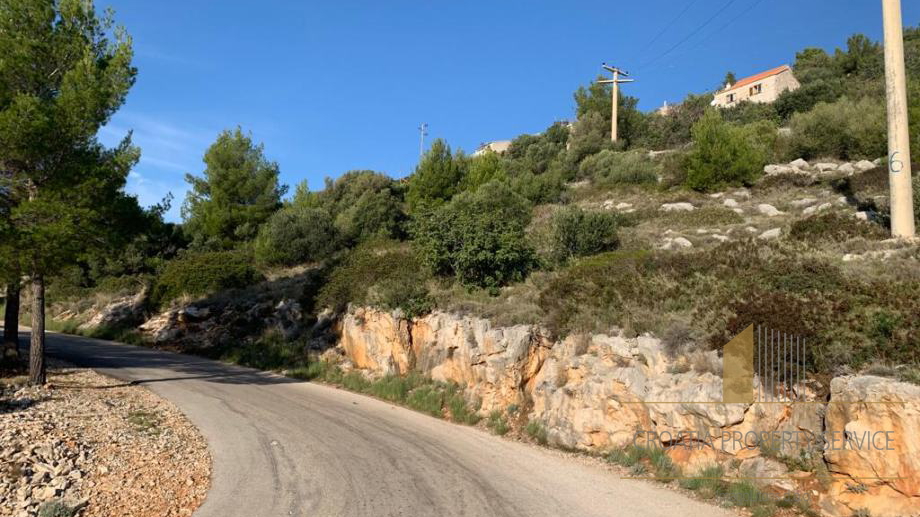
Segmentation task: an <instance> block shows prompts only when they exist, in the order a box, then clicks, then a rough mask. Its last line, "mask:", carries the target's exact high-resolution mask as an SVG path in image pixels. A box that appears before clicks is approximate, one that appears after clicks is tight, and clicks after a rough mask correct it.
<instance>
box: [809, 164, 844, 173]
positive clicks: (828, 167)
mask: <svg viewBox="0 0 920 517" xmlns="http://www.w3.org/2000/svg"><path fill="white" fill-rule="evenodd" d="M838 167H840V166H839V165H837V164H836V163H830V162H821V163H816V164H815V168H816V169H818V171H819V172H821V173H827V172H834V171H836V170H837V168H838Z"/></svg>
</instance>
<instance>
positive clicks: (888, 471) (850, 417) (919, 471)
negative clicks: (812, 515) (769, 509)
mask: <svg viewBox="0 0 920 517" xmlns="http://www.w3.org/2000/svg"><path fill="white" fill-rule="evenodd" d="M918 401H920V386H916V385H912V384H907V383H903V382H896V381H893V380H891V379H885V378H882V377H874V376H854V377H838V378H836V379H833V380H832V381H831V399H830V404H828V408H827V417H826V420H825V422H826V427H827V431H826V435H827V436H826V440H827V441H828V443H831V440H832V439H833V438H835V437H836V438H837V439H838V440H839V439H841V438H840V436H842V435H841V434H840V433H843V432H846V433H848V434H849V435H850V436H851V437H852V438H853V440H855V441H854V442H850V444H848V447H847V448H846V449H844V447H843V446H842V444H841V443H838V444H837V445H836V446H831V447H828V448H827V449H826V450H825V453H824V458H825V460H826V462H827V465H828V469H829V470H830V471H831V472H832V473H834V474H836V475H839V476H843V477H849V478H852V479H853V481H852V482H851V483H844V482H838V483H835V484H834V486H833V487H832V489H831V494H830V497H831V498H832V499H833V500H834V503H833V506H834V507H835V510H836V511H837V512H838V513H845V512H846V511H847V510H848V511H850V512H853V511H854V510H856V509H859V508H866V509H868V510H869V511H870V512H871V515H873V516H882V517H886V516H896V515H913V514H916V513H917V512H918V510H920V441H918V440H917V437H918V436H920V405H918ZM886 432H887V433H886ZM831 433H837V434H831ZM867 433H868V434H867ZM867 437H868V438H872V440H871V443H867V442H865V439H866V438H867ZM860 441H862V443H863V445H861V446H860V445H853V444H855V443H859V442H860ZM889 449H890V450H889ZM871 478H889V479H871ZM860 483H861V484H862V485H864V489H862V490H853V489H852V488H848V485H849V486H855V485H858V484H860ZM843 507H846V508H843Z"/></svg>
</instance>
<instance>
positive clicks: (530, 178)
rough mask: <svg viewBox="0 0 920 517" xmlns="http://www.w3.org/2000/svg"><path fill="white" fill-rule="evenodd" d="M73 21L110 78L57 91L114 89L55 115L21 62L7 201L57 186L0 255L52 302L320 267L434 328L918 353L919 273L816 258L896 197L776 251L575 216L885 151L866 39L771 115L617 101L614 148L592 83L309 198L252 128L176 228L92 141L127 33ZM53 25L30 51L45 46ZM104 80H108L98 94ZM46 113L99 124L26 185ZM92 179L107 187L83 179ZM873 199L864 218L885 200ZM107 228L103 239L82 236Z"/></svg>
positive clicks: (696, 220)
mask: <svg viewBox="0 0 920 517" xmlns="http://www.w3.org/2000/svg"><path fill="white" fill-rule="evenodd" d="M60 4H61V9H62V11H63V12H62V13H61V14H64V15H66V14H67V13H68V12H69V11H66V10H67V9H70V10H73V13H77V14H79V13H83V14H85V13H84V12H83V11H82V9H85V3H84V2H76V1H72V2H65V1H62V2H60ZM48 14H49V13H44V12H42V13H39V14H35V13H32V14H31V15H30V16H35V17H36V19H38V18H41V16H45V15H48ZM51 14H53V13H51ZM77 14H74V17H75V21H74V22H73V23H75V24H77V25H78V26H80V27H83V28H84V29H85V30H84V31H83V32H81V33H80V35H79V37H78V38H77V39H78V40H80V43H81V44H87V45H89V47H88V48H91V49H92V50H93V51H94V52H98V53H99V55H98V56H97V58H98V59H97V61H98V63H99V64H98V65H96V66H97V67H98V69H96V68H93V69H92V70H89V71H85V70H83V69H82V68H81V67H82V66H84V65H81V64H79V63H76V62H74V63H70V64H69V65H68V66H69V67H70V68H69V70H71V71H72V72H73V75H68V74H67V73H65V74H58V75H57V77H58V79H56V81H62V80H63V79H60V78H62V77H69V78H70V79H67V80H73V81H77V80H80V79H81V78H82V77H83V75H81V74H83V72H86V73H88V74H89V75H90V76H92V78H93V80H92V81H89V82H90V84H89V85H87V86H86V88H87V89H88V90H87V91H92V92H97V93H98V96H99V99H96V100H93V102H94V104H92V106H83V105H82V104H79V102H84V101H85V99H82V98H81V99H70V98H68V97H67V95H66V92H68V91H69V90H68V89H67V88H62V89H61V90H60V91H61V92H62V93H60V94H59V95H58V96H57V97H53V98H51V99H50V100H49V99H46V98H44V97H35V96H30V95H28V94H27V93H23V91H20V90H17V89H16V88H15V87H14V86H13V85H14V83H15V81H13V80H12V79H11V78H12V77H14V75H13V74H25V76H26V77H27V78H31V79H29V80H34V81H35V82H36V84H35V85H34V89H39V90H40V89H42V88H60V87H61V85H60V84H54V85H50V86H49V85H46V84H44V81H45V79H43V78H42V77H39V76H40V75H41V74H38V73H36V74H33V73H32V72H30V71H28V70H29V67H28V66H25V65H24V64H22V63H19V65H21V66H19V65H16V63H15V62H11V61H6V60H4V61H2V63H3V65H2V67H0V135H2V136H3V138H0V145H2V146H3V147H2V148H0V156H2V157H3V158H2V162H0V170H2V171H3V174H4V176H3V181H4V184H3V185H0V186H2V187H6V185H17V183H16V182H17V181H20V182H28V181H33V182H34V183H35V185H36V187H37V189H38V190H37V192H38V195H37V196H34V197H33V196H30V195H28V192H27V191H25V190H21V189H20V190H16V189H8V188H0V192H3V195H4V199H3V211H2V213H0V215H2V226H0V231H2V232H3V241H2V242H3V245H2V248H0V260H2V261H3V263H4V265H5V266H6V267H4V271H5V272H7V273H8V274H7V278H5V279H4V281H6V282H7V283H8V284H9V287H8V288H7V293H9V294H13V293H15V292H16V291H17V289H18V286H19V282H20V279H21V277H22V276H23V275H28V276H30V277H31V278H33V279H35V278H41V277H42V276H43V275H47V276H48V277H49V278H50V281H51V291H50V293H49V296H50V298H51V300H52V301H55V300H62V299H64V298H68V297H74V296H75V295H80V296H83V295H85V294H86V293H87V292H91V291H93V290H96V291H98V290H105V289H107V288H108V287H107V286H112V285H116V284H117V285H120V286H124V285H147V286H149V287H150V289H149V300H148V305H149V308H150V309H158V308H163V307H166V306H168V305H169V304H170V303H172V302H173V301H175V300H177V299H179V298H182V297H184V296H187V297H199V296H205V295H208V294H211V293H214V292H217V291H220V290H224V289H229V288H241V287H245V286H247V285H250V284H253V283H256V282H258V281H260V280H261V279H262V278H265V277H271V274H273V273H274V272H275V271H276V270H277V269H278V268H289V267H311V268H315V271H316V275H318V276H319V277H320V278H321V281H320V282H313V283H311V284H310V287H309V288H304V289H303V291H302V292H301V294H300V296H301V297H302V298H303V301H304V302H305V303H304V306H306V307H311V308H313V307H315V308H316V309H317V310H319V309H322V308H326V307H328V308H332V309H333V310H336V311H342V310H344V309H345V308H346V307H347V306H348V304H365V305H374V306H378V307H382V308H385V309H401V310H403V311H405V312H406V313H408V314H410V315H417V314H424V313H425V312H427V311H430V310H432V309H435V308H445V309H450V308H457V307H462V308H469V307H479V308H482V307H488V306H501V305H502V304H506V306H515V310H524V309H527V310H530V312H529V313H528V314H527V316H528V317H529V318H530V320H531V321H530V323H542V324H545V325H546V326H548V327H549V328H551V329H552V330H554V331H555V332H557V333H558V334H560V335H561V334H566V333H570V332H582V331H608V330H610V329H611V328H612V327H619V328H623V329H626V332H631V333H640V332H645V331H651V332H655V333H657V334H659V335H664V334H667V333H670V334H673V335H677V334H686V335H689V336H691V337H692V338H693V339H694V340H696V341H698V342H700V343H704V344H706V345H707V346H714V347H718V346H720V345H721V343H724V341H725V339H726V338H727V337H729V336H730V335H732V333H733V332H736V331H738V330H740V328H743V327H744V326H746V324H747V323H749V322H752V321H757V322H770V323H771V324H773V325H776V326H779V327H782V328H783V329H785V330H787V331H791V332H796V333H799V334H801V335H805V336H809V337H813V338H817V339H820V340H822V341H823V342H825V343H827V344H828V346H826V347H822V349H821V350H820V351H819V352H815V355H814V357H812V358H810V359H811V362H812V365H813V366H815V367H818V368H822V369H826V368H832V367H836V366H839V365H842V364H851V365H859V364H863V363H866V362H868V361H870V360H873V359H878V358H883V359H885V360H888V361H891V362H907V363H916V362H918V358H917V356H916V351H915V348H914V349H912V348H911V346H910V340H911V339H913V338H912V337H911V336H916V335H917V332H918V331H920V328H918V327H917V325H918V323H917V320H916V318H914V317H912V315H915V314H917V313H918V312H920V306H918V305H917V304H918V303H920V302H918V300H920V283H918V282H920V278H917V275H908V277H907V278H906V279H904V278H901V279H900V281H899V282H896V283H893V284H896V285H897V286H898V287H897V288H896V289H894V288H891V287H890V285H889V286H888V287H886V285H887V284H886V282H887V281H888V279H889V278H891V277H893V276H894V275H893V273H891V275H889V272H886V271H878V272H876V273H875V274H874V276H872V275H869V276H850V275H848V274H847V273H845V272H844V270H843V269H842V268H841V267H840V265H839V264H838V263H836V262H835V261H833V260H831V259H829V258H828V256H827V254H826V253H825V252H824V251H821V250H816V249H815V248H814V246H815V245H816V243H820V242H824V243H831V244H833V243H840V242H849V241H852V240H858V241H860V242H863V241H869V242H872V241H877V240H880V239H881V238H882V237H883V236H884V235H885V234H886V230H885V228H884V227H883V225H884V222H885V218H884V212H885V207H884V206H876V205H873V207H874V209H877V211H878V212H879V214H880V216H879V218H878V220H877V221H876V222H857V221H853V220H851V219H845V220H844V219H839V218H836V219H835V218H834V216H832V215H828V216H823V215H822V216H820V217H813V218H809V219H805V220H802V221H799V222H797V223H795V224H794V225H793V226H792V228H790V231H789V232H788V233H789V235H788V238H787V239H783V240H781V241H779V242H774V243H769V244H767V243H762V242H755V241H751V240H746V241H743V242H735V243H730V244H724V245H722V246H719V247H716V248H714V249H704V250H700V251H687V252H664V251H659V250H654V249H653V246H652V245H650V243H649V242H648V241H647V240H646V241H641V240H635V239H633V240H631V241H625V240H624V239H623V237H622V234H623V230H624V228H628V227H630V226H631V225H636V224H639V223H641V222H642V221H647V220H649V219H651V218H652V217H653V216H654V217H658V218H659V219H658V220H659V221H662V222H663V223H667V224H668V225H669V227H673V228H680V227H684V226H688V225H691V224H699V225H706V224H708V225H719V224H737V223H739V222H741V221H743V219H741V218H740V217H739V216H738V215H737V214H736V213H735V212H733V211H731V210H729V209H727V208H722V207H718V208H714V207H710V208H706V209H701V210H698V211H696V212H693V213H692V214H650V213H648V212H647V211H646V212H643V211H636V212H634V213H630V214H629V215H622V214H621V215H611V212H603V213H601V212H598V211H596V210H589V209H585V208H584V207H583V206H578V205H579V201H581V199H580V198H579V196H584V195H585V194H583V192H586V191H590V192H595V193H596V192H607V193H624V192H640V193H645V195H646V197H652V196H657V197H660V198H661V199H665V200H671V201H680V200H681V199H682V198H683V197H684V196H687V195H690V194H694V195H696V193H697V192H713V191H720V190H724V189H726V188H735V187H741V186H748V187H750V186H754V188H763V189H768V188H771V187H770V186H769V185H770V183H769V182H762V180H761V174H762V170H763V167H764V165H765V164H767V163H778V162H786V161H790V160H792V159H794V158H801V157H804V158H807V159H812V158H823V159H832V160H833V159H840V160H843V159H862V158H868V159H875V158H878V157H880V156H882V155H884V154H885V145H886V144H885V136H884V135H885V122H884V121H885V112H884V104H883V103H884V91H883V90H884V89H883V79H884V78H883V67H882V61H883V57H882V50H881V47H880V45H879V44H878V43H876V42H873V41H871V40H869V39H868V38H866V37H864V36H861V35H857V36H853V37H852V38H850V39H849V40H848V42H847V47H846V49H838V50H836V51H835V52H833V53H827V52H825V51H824V50H821V49H813V48H811V49H805V50H803V51H802V52H799V53H798V54H797V55H796V59H795V65H794V70H795V74H796V76H797V77H798V79H799V80H800V81H801V83H802V87H801V88H800V89H798V90H796V91H792V92H786V93H784V94H782V95H781V96H780V98H779V100H778V101H777V102H775V103H774V104H769V105H762V104H750V103H745V104H742V105H740V106H737V107H734V108H731V109H726V110H716V109H714V108H711V107H710V105H709V104H710V101H711V100H712V94H711V93H703V94H691V95H688V96H687V98H686V99H685V100H684V101H683V102H682V103H680V104H679V105H677V106H675V107H674V109H673V111H672V113H670V114H667V115H662V114H658V113H643V112H641V111H639V110H638V109H637V103H638V100H637V99H635V98H632V97H628V96H623V95H621V96H620V98H619V99H618V102H619V121H618V122H619V128H620V131H621V139H620V141H618V142H616V143H612V142H611V141H610V116H611V115H610V113H611V109H610V108H611V105H610V103H611V94H610V90H609V87H608V86H607V85H605V84H602V83H600V82H598V81H593V82H591V83H590V84H589V85H587V86H585V87H582V88H579V89H578V91H577V92H575V95H574V97H575V103H576V116H577V118H576V120H575V121H574V122H573V123H571V124H569V123H561V122H557V123H554V124H552V125H551V126H549V127H548V128H547V129H546V130H545V131H543V132H542V133H540V134H536V135H522V136H520V137H518V138H516V139H514V141H513V142H512V144H511V146H510V149H509V150H508V151H507V152H505V153H502V154H496V153H493V152H485V153H482V154H476V155H472V156H471V155H467V154H465V153H464V152H462V151H460V150H454V149H451V147H450V146H449V145H448V144H447V143H446V142H444V141H442V140H436V141H435V142H434V143H433V144H432V145H431V147H430V148H429V149H428V151H427V152H426V153H425V155H424V156H423V157H422V158H421V160H420V161H419V163H418V165H417V167H416V168H415V171H414V172H413V173H412V174H410V175H409V176H408V177H407V178H405V179H403V180H395V179H392V178H390V177H388V176H386V175H383V174H380V173H377V172H373V171H351V172H347V173H345V174H343V175H341V176H340V177H339V178H337V179H335V180H331V179H327V181H326V183H325V185H324V187H323V188H322V189H321V190H315V191H311V190H310V189H309V188H308V186H307V185H306V183H303V184H301V185H298V186H297V188H296V191H295V193H294V195H293V196H292V197H291V198H289V199H285V194H286V193H287V186H285V185H282V184H280V183H279V173H280V165H279V164H277V163H276V162H273V161H271V160H270V159H268V158H267V156H266V150H265V148H264V146H263V145H262V144H260V143H257V142H255V141H254V140H253V138H252V136H251V135H249V134H248V133H246V132H245V131H244V130H243V129H241V128H234V129H231V130H227V131H224V132H222V133H221V134H219V135H218V136H217V138H216V141H215V142H214V143H213V144H212V145H211V146H210V147H209V148H208V149H207V150H206V152H205V154H204V162H205V169H204V171H203V172H202V174H201V175H199V176H195V175H191V174H190V175H188V176H187V181H188V182H189V184H190V187H191V189H190V191H189V194H188V197H187V199H186V200H185V201H184V204H183V207H182V216H183V223H182V224H178V225H177V224H171V223H167V222H165V221H164V220H163V214H164V213H165V211H166V210H167V209H168V206H169V203H170V201H171V199H166V200H164V203H163V204H161V205H159V206H155V207H152V208H150V209H147V210H144V209H141V208H140V207H139V206H138V205H137V201H136V200H135V199H134V198H132V197H130V196H126V195H125V194H124V193H123V192H122V191H121V187H122V186H123V184H124V178H125V175H126V174H127V172H128V170H130V168H131V166H132V165H133V164H134V163H135V162H136V160H137V150H136V149H134V148H133V147H132V146H131V144H130V141H128V140H126V141H125V142H124V143H123V144H122V145H121V146H119V147H118V148H116V149H113V150H106V149H103V148H101V147H100V146H99V145H98V143H97V142H96V141H95V132H96V131H97V130H98V128H99V127H100V126H101V125H102V124H103V123H104V122H105V121H106V120H107V119H108V117H109V116H110V115H111V113H112V112H113V111H114V110H115V109H117V108H118V106H119V105H120V103H121V101H122V100H123V97H124V95H125V93H126V92H127V89H128V87H130V85H131V83H132V82H133V77H134V69H133V68H131V66H130V59H131V51H130V41H129V40H122V39H119V40H117V44H115V45H103V44H102V43H101V41H103V40H104V37H105V34H106V32H105V31H106V30H108V29H109V28H110V25H105V24H103V23H102V22H98V21H95V18H93V19H92V20H91V21H87V19H86V17H85V16H77ZM77 18H79V19H77ZM45 22H48V21H47V20H45ZM0 23H7V21H6V20H5V19H4V20H3V21H0ZM16 23H24V22H22V21H21V20H20V21H17V22H16ZM47 25H48V26H51V24H50V22H48V23H47ZM42 30H43V31H44V30H45V29H42ZM10 33H11V31H9V30H7V31H3V30H0V34H2V35H3V36H2V37H0V54H3V55H8V53H7V52H6V51H7V50H9V49H10V48H11V46H15V45H19V44H21V42H20V41H19V40H18V39H17V38H11V37H10V36H9V34H10ZM42 34H44V32H42V31H38V32H37V35H35V36H34V38H33V39H35V42H38V43H35V42H32V43H35V44H41V45H44V44H45V43H41V42H42V41H44V39H42V37H41V36H42ZM67 34H68V35H69V34H70V32H68V33H67ZM30 41H31V40H30ZM30 44H31V43H30ZM905 44H906V51H907V66H908V74H909V77H910V107H911V110H912V113H913V114H914V115H915V116H914V117H912V119H911V120H912V124H913V127H912V129H916V130H917V131H913V132H912V134H914V135H920V29H915V28H908V29H906V30H905ZM9 55H13V54H12V53H9ZM16 55H19V54H16ZM10 63H12V64H10ZM103 64H104V66H103ZM51 75H54V74H51ZM84 75H85V74H84ZM97 83H98V84H101V85H104V86H105V87H103V86H98V87H96V89H93V88H94V86H93V85H94V84H97ZM69 103H77V105H74V106H71V105H70V104H69ZM29 110H40V111H41V110H45V111H42V113H46V114H47V116H48V117H51V119H49V120H54V119H53V117H67V116H75V115H73V113H76V112H79V113H87V112H91V113H93V114H94V116H93V118H92V120H90V121H88V122H85V123H83V124H82V125H81V124H76V125H75V126H73V127H74V134H73V135H65V136H66V138H65V139H64V140H63V142H64V145H66V146H67V150H68V152H67V153H66V160H67V161H66V163H64V164H63V166H62V168H60V169H56V170H61V171H63V172H62V173H61V177H60V178H51V179H48V180H47V181H43V182H41V183H39V182H38V179H37V178H32V177H31V176H30V174H33V172H34V169H35V168H34V166H33V163H34V161H35V160H38V159H40V158H42V155H40V154H34V153H39V151H40V149H39V150H37V151H33V150H35V149H37V148H38V146H37V144H36V145H31V144H30V145H26V143H25V142H28V141H29V139H34V138H35V135H39V136H42V132H41V128H40V127H37V128H29V129H28V131H26V130H24V129H22V128H19V127H17V125H22V124H23V121H24V120H33V119H34V117H32V116H26V114H27V113H31V112H32V111H29ZM68 120H69V119H68ZM67 127H71V126H67ZM780 128H783V129H784V130H783V131H780ZM10 135H12V136H10ZM55 138H58V137H57V136H55ZM60 141H61V140H58V141H56V142H60ZM917 143H918V142H914V145H916V144H917ZM43 145H44V144H43ZM48 145H50V144H48ZM22 149H28V150H29V152H24V151H22ZM649 150H655V151H662V152H661V153H649ZM917 152H920V146H918V147H917ZM30 153H33V154H30ZM77 168H79V170H81V171H86V170H89V171H92V173H90V174H82V175H79V174H75V173H73V171H74V170H76V169H77ZM861 177H862V176H860V177H854V178H852V181H853V182H856V183H858V181H860V178H861ZM771 181H773V182H774V183H775V182H777V181H782V180H776V179H771ZM789 181H790V182H791V183H790V184H795V182H800V181H805V180H802V179H801V178H795V179H790V180H789ZM579 184H586V185H588V186H589V188H588V189H578V188H576V187H575V186H576V185H579ZM774 186H776V185H774ZM779 186H780V187H783V185H779ZM831 187H833V188H837V189H839V190H840V191H841V193H842V194H845V195H851V196H852V195H856V194H858V193H863V194H865V192H867V190H866V188H863V187H862V186H860V185H858V184H855V183H854V184H847V185H842V184H835V185H828V188H831ZM846 189H849V191H846ZM918 191H920V189H918ZM580 192H581V193H580ZM8 193H9V194H8ZM869 198H871V196H866V199H867V201H866V203H870V202H874V200H872V199H869ZM873 199H874V198H873ZM50 214H64V216H63V217H51V215H50ZM36 221H38V222H37V223H36ZM100 222H104V223H105V228H104V229H102V228H100V226H99V224H100ZM91 232H95V235H100V236H104V239H87V238H85V236H86V235H87V234H88V233H91ZM831 244H828V245H831ZM311 278H313V277H311ZM311 282H312V281H311ZM488 315H494V314H488ZM679 327H682V328H679ZM435 405H438V404H435ZM438 408H439V410H440V405H438Z"/></svg>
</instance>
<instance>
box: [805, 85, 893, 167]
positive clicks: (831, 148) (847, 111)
mask: <svg viewBox="0 0 920 517" xmlns="http://www.w3.org/2000/svg"><path fill="white" fill-rule="evenodd" d="M790 126H791V128H792V150H793V151H794V153H795V154H796V155H797V156H800V157H802V158H805V159H806V160H808V159H813V158H819V157H834V158H839V159H841V160H853V159H870V160H871V159H874V158H878V157H879V156H885V154H886V152H887V145H888V143H887V137H886V135H887V130H886V118H885V106H884V105H883V104H882V102H880V101H879V100H877V99H869V98H864V99H860V100H858V101H853V100H850V99H848V98H841V99H840V100H838V101H837V102H834V103H830V104H829V103H823V102H822V103H819V104H818V105H817V106H815V108H814V109H813V110H811V111H810V112H808V113H798V114H796V115H794V116H793V117H792V120H791V122H790Z"/></svg>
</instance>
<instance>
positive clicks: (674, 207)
mask: <svg viewBox="0 0 920 517" xmlns="http://www.w3.org/2000/svg"><path fill="white" fill-rule="evenodd" d="M659 210H661V211H663V212H692V211H694V210H696V207H695V206H693V205H692V204H690V203H664V204H663V205H661V208H659Z"/></svg>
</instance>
